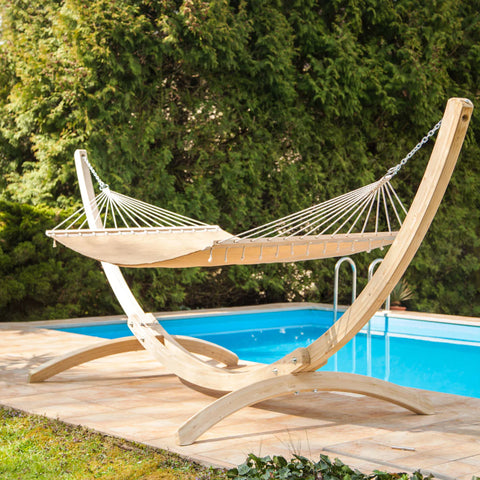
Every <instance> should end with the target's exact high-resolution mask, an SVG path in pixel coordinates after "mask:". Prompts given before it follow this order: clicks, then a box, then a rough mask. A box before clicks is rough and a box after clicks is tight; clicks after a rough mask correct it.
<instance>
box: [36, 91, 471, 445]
mask: <svg viewBox="0 0 480 480" xmlns="http://www.w3.org/2000/svg"><path fill="white" fill-rule="evenodd" d="M472 110H473V105H472V103H471V102H470V101H469V100H467V99H460V98H452V99H450V100H449V101H448V103H447V107H446V109H445V113H444V116H443V120H442V127H441V128H440V131H439V133H438V138H437V141H436V142H435V146H434V148H433V151H432V154H431V156H430V160H429V162H428V165H427V167H426V170H425V174H424V176H423V178H422V181H421V183H420V185H419V187H418V190H417V193H416V195H415V198H414V200H413V203H412V205H411V207H410V209H409V212H408V214H407V215H406V217H405V218H404V220H403V225H402V226H401V227H400V230H399V231H398V233H396V232H395V229H394V227H393V225H392V224H393V220H395V219H396V220H397V221H398V222H399V221H400V219H401V212H402V211H403V209H402V208H399V205H400V203H401V202H400V203H399V201H398V200H397V196H396V194H395V193H394V191H393V189H391V188H390V186H389V183H390V180H391V178H392V177H393V176H395V175H396V174H397V173H398V171H399V170H400V168H402V166H403V165H404V164H405V163H406V162H407V161H408V159H409V158H410V157H411V156H413V154H414V153H415V152H416V151H417V150H418V149H419V148H421V146H422V145H423V144H424V143H426V142H427V141H428V139H429V138H430V137H431V135H433V133H435V131H436V130H437V129H438V128H439V126H440V124H437V126H436V127H434V129H432V130H431V131H430V132H429V134H428V135H427V136H425V137H424V138H423V139H422V141H421V142H420V143H419V144H418V145H417V146H416V147H415V148H414V149H413V150H412V151H411V152H410V153H409V154H408V155H407V156H406V157H405V158H404V159H403V160H402V161H401V162H400V163H399V164H398V165H396V166H395V167H393V168H391V169H390V170H389V171H388V172H387V174H386V175H385V176H384V177H382V179H380V180H379V181H378V182H375V183H374V184H371V185H369V186H366V187H362V188H361V189H358V190H355V191H354V192H351V193H348V194H345V195H343V196H340V197H337V198H336V199H333V200H330V201H328V202H324V203H323V204H320V205H317V206H314V207H311V208H310V209H307V210H303V211H302V212H298V213H297V214H293V215H291V216H288V217H285V218H283V219H280V220H277V221H275V222H271V223H269V224H266V225H263V226H261V227H257V228H255V229H253V230H250V231H248V232H244V233H243V234H242V235H237V236H235V237H234V236H230V235H229V234H227V233H226V232H223V231H222V230H221V229H218V230H216V229H217V228H218V227H216V226H210V225H204V224H202V223H201V222H196V221H194V220H192V219H187V217H182V216H178V215H177V214H174V213H172V212H167V211H165V210H162V212H161V216H163V221H164V222H168V223H167V224H164V223H161V222H160V224H157V223H155V224H152V223H151V221H150V220H149V221H148V223H149V224H148V225H147V226H146V227H145V228H144V227H143V225H142V224H141V223H138V224H137V223H136V222H137V221H138V220H136V221H135V222H134V224H135V227H133V228H130V227H126V230H127V231H123V230H124V228H122V226H121V225H119V224H118V223H115V222H116V220H113V222H114V225H113V227H112V226H111V225H109V224H108V221H109V220H108V218H110V219H112V216H111V215H106V214H105V212H106V211H109V212H111V211H115V212H117V207H118V201H117V202H115V201H112V197H113V196H114V195H112V194H111V193H109V192H107V188H108V186H107V185H105V184H104V183H103V182H101V181H99V178H98V175H97V174H96V173H95V171H94V170H93V169H92V168H91V165H90V164H89V163H88V160H87V158H86V152H85V151H81V150H77V151H76V152H75V164H76V168H77V174H78V180H79V187H80V191H81V194H82V201H83V205H84V207H85V211H84V212H83V213H82V214H81V215H84V219H83V220H81V221H80V224H79V225H78V224H77V219H76V217H75V216H74V217H72V219H69V221H68V222H67V228H66V229H64V231H62V230H60V228H58V227H57V229H55V230H53V231H51V232H49V235H50V236H52V237H53V238H54V239H58V241H65V243H66V244H67V241H66V240H67V239H68V238H74V237H79V238H83V240H82V242H84V241H86V240H88V241H90V240H91V239H95V240H96V239H99V238H108V239H109V242H108V243H109V244H110V245H113V244H114V243H115V242H117V241H118V240H119V239H124V238H128V237H131V238H132V239H134V240H133V244H134V245H136V247H135V248H137V249H138V245H139V243H138V238H140V237H141V236H142V235H144V236H145V237H147V236H148V235H152V236H156V237H158V238H161V237H162V235H163V236H165V235H171V236H172V237H175V238H176V239H177V241H178V242H179V243H180V239H181V238H182V237H183V236H191V237H192V238H193V237H196V236H197V234H198V235H199V238H200V237H201V238H202V242H205V243H208V242H212V243H211V244H210V245H209V246H206V247H205V246H204V247H203V250H195V251H193V252H192V251H190V252H189V248H200V247H199V246H198V245H199V244H200V241H198V243H196V242H197V241H196V240H195V241H194V242H193V244H194V246H193V247H192V245H190V246H187V247H183V246H182V247H180V248H178V247H177V246H175V245H173V246H172V245H170V247H169V248H170V249H171V250H170V252H167V253H166V254H165V253H164V254H162V255H164V256H163V257H157V256H155V257H154V258H149V260H152V263H150V264H147V265H148V266H151V265H153V264H154V263H155V262H157V264H158V266H167V264H168V263H169V262H170V263H174V264H175V263H177V264H178V263H180V262H181V261H184V262H185V265H184V266H192V263H193V261H192V259H193V258H195V257H198V258H197V261H198V262H199V263H202V264H203V263H204V262H205V258H206V262H207V263H208V264H210V265H211V264H214V262H222V261H223V262H232V263H233V262H234V261H235V259H234V253H235V252H236V253H235V254H236V255H240V258H239V259H238V261H239V263H243V262H245V263H246V262H250V261H251V260H253V259H254V258H255V259H257V260H258V261H256V263H261V262H266V261H270V260H271V259H272V255H273V257H274V258H277V259H278V261H281V260H280V259H284V258H290V259H293V258H305V257H308V258H313V255H315V256H334V255H336V254H338V253H340V250H341V249H342V248H356V249H357V250H356V251H359V250H360V248H362V249H368V248H370V246H371V247H372V248H373V246H374V245H375V240H378V239H380V238H381V237H384V236H388V235H391V236H392V237H393V236H395V235H396V238H395V241H393V244H392V246H391V247H390V249H389V250H388V252H387V254H386V255H385V257H384V259H383V261H382V263H381V265H380V266H379V268H378V269H377V270H376V272H375V274H374V275H373V277H372V279H371V280H370V281H369V282H368V284H367V285H366V286H365V288H364V289H363V290H362V292H361V293H360V295H359V296H358V297H357V298H356V300H355V301H354V302H353V303H352V305H351V306H350V307H349V308H348V309H347V310H346V312H345V313H344V314H343V315H342V316H341V317H340V319H338V320H337V321H336V322H335V323H334V324H333V325H332V326H331V327H330V328H329V329H328V330H327V331H326V332H325V333H324V334H323V335H321V336H320V337H319V338H317V339H316V340H315V341H314V342H312V343H311V344H310V345H308V347H305V348H298V349H296V350H294V351H293V352H291V353H289V354H288V355H285V356H284V357H283V358H281V359H279V360H278V361H276V362H274V363H273V364H271V365H261V364H260V365H243V366H240V365H239V366H235V367H233V368H232V366H233V365H235V363H236V360H237V357H236V356H235V354H234V353H232V352H228V351H225V349H224V348H222V347H220V346H218V345H212V344H210V343H208V342H204V341H202V340H199V339H195V338H193V337H183V338H179V337H174V336H172V335H169V333H168V332H167V331H166V330H165V329H164V328H163V327H162V326H161V325H160V324H159V322H158V321H157V319H156V318H155V317H154V316H153V315H152V314H150V313H146V312H144V310H143V309H142V307H141V306H140V304H139V303H138V302H137V300H136V298H135V296H134V295H133V293H132V291H131V290H130V288H129V287H128V285H127V283H126V281H125V278H124V277H123V275H122V272H121V270H120V268H118V266H116V265H112V264H111V263H107V262H105V261H104V262H102V267H103V269H104V272H105V275H106V277H107V279H108V282H109V283H110V285H111V287H112V289H113V291H114V293H115V295H116V297H117V299H118V301H119V303H120V304H121V306H122V308H123V310H124V311H125V313H126V315H127V317H128V326H129V328H130V330H131V331H132V333H133V334H134V335H135V338H131V337H128V338H123V339H118V340H114V341H112V340H108V341H105V342H101V343H99V344H98V345H93V346H91V347H87V348H83V349H80V350H77V351H74V352H70V353H67V354H64V355H62V356H60V357H59V358H56V359H52V360H50V361H48V362H46V363H45V364H43V365H41V366H39V367H37V368H36V369H34V370H33V371H32V372H31V373H30V381H31V382H36V381H42V380H45V379H47V378H50V377H51V376H53V375H55V374H57V373H60V372H62V371H64V370H66V369H68V368H71V367H73V366H75V365H79V364H81V363H85V362H88V361H91V360H94V359H96V358H100V357H103V356H107V355H113V354H116V353H121V352H126V351H133V350H138V349H140V348H145V349H146V350H147V351H148V352H149V353H150V354H151V355H152V356H153V357H154V358H155V359H157V360H159V361H160V362H161V363H162V364H163V365H164V366H165V367H166V368H167V369H168V370H169V371H170V372H172V373H174V374H176V375H177V376H178V377H179V378H181V379H182V380H183V381H184V383H186V384H187V385H193V386H195V385H196V386H198V387H199V388H201V389H206V391H208V390H216V391H218V392H230V393H228V394H227V395H225V396H223V397H221V398H219V399H218V400H216V401H215V402H213V403H212V404H210V405H208V406H207V407H205V408H203V409H202V410H200V411H199V412H198V413H196V414H195V415H194V416H192V417H191V418H190V419H189V420H187V421H186V422H185V423H184V424H183V425H182V426H181V427H180V428H179V430H178V433H177V441H178V443H179V444H180V445H188V444H190V443H192V442H194V441H195V440H196V439H197V438H198V437H199V436H200V435H201V434H202V433H204V432H205V431H207V430H208V429H209V428H211V427H212V426H214V425H215V424H216V423H218V422H220V421H221V420H222V419H224V418H225V417H227V416H228V415H231V414H232V413H234V412H236V411H238V410H239V409H241V408H243V407H245V406H248V405H253V404H255V403H257V402H261V401H264V400H267V399H269V398H273V397H276V396H280V395H285V394H287V393H294V392H295V393H297V394H298V393H300V392H304V391H309V392H312V391H313V392H317V391H326V390H330V391H344V392H352V393H359V394H362V395H368V396H371V397H375V398H379V399H383V400H386V401H389V402H392V403H394V404H397V405H400V406H402V407H405V408H407V409H409V410H411V411H413V412H415V413H421V414H429V413H433V407H432V405H431V404H430V402H429V400H428V398H423V395H422V393H421V392H420V391H419V390H416V389H409V388H406V387H402V386H398V385H394V384H392V383H389V382H386V381H383V380H379V379H375V378H371V377H365V376H363V375H357V374H348V373H342V372H324V371H317V370H318V369H319V368H320V367H322V366H323V365H325V364H326V363H327V361H328V360H329V358H331V357H332V355H334V354H335V353H336V352H338V351H339V350H340V349H341V348H342V347H344V346H345V345H346V344H347V343H348V342H349V341H350V340H352V339H353V338H354V336H355V335H356V334H357V333H358V332H360V330H361V329H362V328H363V327H364V326H365V325H366V323H367V322H368V321H369V320H370V319H371V317H372V316H373V314H374V313H375V312H376V311H377V310H378V308H380V306H381V305H382V303H383V302H384V301H385V299H386V298H387V296H388V295H389V294H390V292H391V291H392V289H393V287H394V286H395V285H396V284H397V283H398V281H399V280H400V278H401V277H402V275H403V274H404V273H405V270H406V269H407V267H408V265H409V264H410V262H411V260H412V259H413V257H414V255H415V253H416V251H417V250H418V248H419V247H420V244H421V242H422V240H423V238H424V237H425V235H426V233H427V231H428V228H429V226H430V223H431V222H432V220H433V218H434V216H435V214H436V211H437V209H438V207H439V205H440V202H441V200H442V197H443V195H444V193H445V190H446V188H447V185H448V183H449V180H450V177H451V175H452V172H453V169H454V167H455V164H456V161H457V158H458V155H459V153H460V149H461V147H462V144H463V141H464V138H465V134H466V131H467V128H468V124H469V121H470V117H471V113H472ZM87 167H88V168H87ZM90 174H92V175H93V176H94V177H95V178H96V179H97V181H99V185H100V189H101V190H102V191H105V196H106V198H107V200H105V202H106V205H108V207H105V208H103V209H102V207H101V202H99V203H100V207H99V203H97V200H96V199H95V195H94V191H93V183H92V179H91V175H90ZM115 195H116V194H115ZM108 199H110V200H108ZM394 199H395V200H394ZM387 200H388V201H389V203H390V204H391V203H392V201H393V203H394V204H395V205H397V207H396V208H397V213H398V217H400V218H397V215H396V214H395V213H394V215H393V217H392V216H391V215H390V214H388V213H385V214H384V217H383V220H381V218H380V217H381V214H382V213H383V212H386V211H387V208H386V207H385V205H386V204H387ZM390 200H392V201H390ZM128 201H129V202H130V201H132V202H136V201H134V200H131V199H129V200H128ZM382 206H383V207H384V208H382ZM140 207H141V208H140ZM145 208H147V207H146V204H143V203H141V204H140V206H139V204H136V208H133V207H132V206H131V205H130V206H129V208H128V209H127V210H126V211H128V215H127V214H126V213H125V214H124V213H122V215H123V216H124V217H125V216H127V217H128V218H129V221H130V222H131V221H133V217H134V213H133V212H137V213H135V215H137V214H138V210H142V211H143V213H142V214H141V217H142V222H144V221H145V216H146V212H145ZM148 208H149V209H150V208H152V209H155V208H156V207H150V206H149V207H148ZM392 209H393V207H392ZM372 211H373V212H375V214H374V215H372V216H371V212H372ZM388 211H390V210H388ZM393 211H394V209H393ZM102 212H103V213H102ZM122 212H124V210H122ZM333 212H335V214H334V213H333ZM157 213H158V212H157ZM118 215H119V217H120V216H121V215H120V212H119V211H118ZM135 218H138V216H137V217H135ZM106 219H107V220H106ZM110 221H112V220H110ZM85 223H88V226H89V228H87V229H84V228H83V226H84V224H85ZM71 224H72V225H73V226H72V225H71ZM380 225H382V226H383V225H386V229H385V231H384V230H383V229H380ZM59 227H60V225H59ZM187 227H188V228H187ZM327 227H329V229H327V230H326V228H327ZM136 229H140V230H142V231H143V233H139V231H140V230H138V231H137V230H136ZM169 229H170V230H171V233H167V232H168V231H169ZM175 229H177V230H175ZM355 229H356V230H355ZM154 230H155V231H154ZM149 232H151V233H149ZM382 232H383V233H382ZM206 234H211V235H212V237H214V236H215V235H218V237H219V238H217V239H214V240H211V239H206V238H205V236H204V235H206ZM67 235H71V237H68V236H67ZM322 236H324V237H325V238H322ZM185 238H186V237H185ZM346 240H348V241H349V242H350V243H349V245H347V247H345V245H343V243H347V244H348V241H346ZM354 240H357V242H356V244H355V241H354ZM322 241H324V242H325V243H322ZM345 241H346V242H345ZM383 241H390V240H389V239H388V238H383V239H382V240H381V242H383ZM302 242H304V243H302ZM362 242H363V246H362V245H360V244H362ZM181 243H182V244H183V241H182V242H181ZM367 243H368V244H371V245H368V246H367V245H366V244H367ZM120 244H121V242H120V243H119V244H118V245H120ZM318 245H322V246H323V248H322V247H320V248H318ZM354 245H356V246H355V247H354ZM82 248H83V247H82ZM89 248H90V247H89ZM112 248H113V247H112ZM175 248H176V249H177V250H175V251H174V249H175ZM182 248H185V253H184V254H183V256H182V255H181V256H178V255H179V253H180V251H181V249H182ZM269 248H270V250H269ZM86 249H87V248H86ZM227 249H230V250H231V251H230V250H229V251H230V253H228V252H227ZM91 250H92V252H91V253H92V254H95V255H96V251H97V246H96V245H95V244H94V246H93V247H92V248H91ZM160 250H161V249H160ZM243 251H244V253H241V252H243ZM277 251H278V256H276V255H277ZM202 252H203V253H202ZM289 252H290V256H289ZM117 253H118V256H119V258H118V261H119V264H125V263H126V262H127V261H128V262H130V261H131V258H127V256H129V255H131V254H132V255H133V253H132V252H129V253H128V255H127V253H125V252H122V251H121V250H119V251H118V252H117ZM142 254H143V253H142ZM224 254H225V256H224V258H223V259H222V258H221V257H222V255H224ZM156 255H158V253H157V254H156ZM202 255H203V257H202ZM169 256H170V259H168V260H166V259H165V258H167V257H169ZM143 260H144V259H143V258H142V259H140V261H143ZM209 261H210V262H209ZM134 266H138V264H137V265H135V264H134ZM168 266H170V265H168ZM197 354H199V355H201V357H199V356H197ZM204 357H207V359H208V358H210V359H212V360H215V362H221V363H223V365H225V367H222V368H221V367H219V366H216V365H213V364H212V363H211V362H210V361H208V360H203V359H202V358H204Z"/></svg>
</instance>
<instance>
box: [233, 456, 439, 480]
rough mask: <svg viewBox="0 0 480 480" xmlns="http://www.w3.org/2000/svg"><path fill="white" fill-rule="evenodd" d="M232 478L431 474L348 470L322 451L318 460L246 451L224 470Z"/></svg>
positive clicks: (367, 479)
mask: <svg viewBox="0 0 480 480" xmlns="http://www.w3.org/2000/svg"><path fill="white" fill-rule="evenodd" d="M227 476H228V477H229V478H233V479H234V480H294V479H302V480H318V479H322V480H394V479H398V480H428V479H431V478H433V476H432V475H429V476H428V477H424V476H423V475H422V474H421V473H420V472H415V473H414V474H412V475H408V474H407V473H385V472H378V471H375V472H374V473H373V474H369V475H365V474H363V473H361V472H359V471H358V470H352V469H351V468H350V467H349V466H348V465H345V464H344V463H343V462H342V461H340V460H339V459H338V458H337V459H335V460H334V461H333V462H332V461H331V460H330V458H328V457H327V456H326V455H320V460H319V461H318V462H312V461H311V460H308V459H307V458H305V457H302V456H300V455H294V456H293V458H292V459H291V460H286V459H285V458H284V457H280V456H274V457H273V458H271V457H269V456H267V457H257V456H256V455H253V454H250V455H248V458H247V461H246V462H245V463H242V465H240V466H239V467H238V468H233V469H231V470H229V471H228V472H227Z"/></svg>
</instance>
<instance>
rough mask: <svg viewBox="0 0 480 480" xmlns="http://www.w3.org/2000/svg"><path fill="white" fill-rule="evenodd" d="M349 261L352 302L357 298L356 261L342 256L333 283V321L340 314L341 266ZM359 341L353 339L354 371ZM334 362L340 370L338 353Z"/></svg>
mask: <svg viewBox="0 0 480 480" xmlns="http://www.w3.org/2000/svg"><path fill="white" fill-rule="evenodd" d="M344 262H348V263H349V264H350V267H351V268H352V303H353V302H354V301H355V299H356V298H357V266H356V265H355V262H354V261H353V260H352V259H351V258H350V257H342V258H340V260H338V262H337V263H336V264H335V281H334V284H333V323H335V322H336V321H337V314H338V275H339V271H340V267H341V265H342V263H344ZM356 345H357V342H356V338H355V337H354V338H353V339H352V349H353V357H352V373H355V371H356V368H357V367H356V365H357V361H356V351H357V346H356ZM333 364H334V370H335V372H337V371H338V359H337V354H336V353H335V355H333Z"/></svg>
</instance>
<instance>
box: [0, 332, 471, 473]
mask: <svg viewBox="0 0 480 480" xmlns="http://www.w3.org/2000/svg"><path fill="white" fill-rule="evenodd" d="M45 324H46V322H43V323H41V324H37V325H45ZM0 335H1V342H0V404H2V405H5V406H10V407H14V408H18V409H21V410H25V411H28V412H31V413H37V414H42V415H46V416H48V417H52V418H59V419H60V420H63V421H65V422H69V423H72V424H81V425H84V426H87V427H90V428H93V429H95V430H97V431H100V432H103V433H106V434H110V435H115V436H118V437H122V438H125V439H128V440H134V441H137V442H141V443H145V444H148V445H151V446H153V447H157V448H163V449H168V450H171V451H174V452H177V453H179V454H181V455H183V456H186V457H190V458H192V459H194V460H197V461H199V462H202V463H207V464H212V465H216V466H223V467H230V466H232V465H237V464H239V463H242V462H243V461H244V460H245V457H246V455H247V454H248V453H250V452H252V453H255V454H257V455H258V454H259V455H274V454H276V455H284V456H287V457H289V456H291V455H292V454H293V453H299V454H302V455H305V456H307V457H310V458H312V459H314V460H315V459H318V456H319V454H320V453H325V454H327V455H329V456H330V457H332V458H335V457H338V458H340V459H341V460H343V461H344V462H345V463H347V464H349V465H351V466H352V467H356V468H358V469H359V470H361V471H364V472H369V471H372V470H374V469H379V470H387V471H414V470H416V469H421V470H422V472H424V473H428V472H430V473H433V474H434V475H435V476H436V477H437V478H441V479H459V480H467V479H468V480H470V479H471V478H472V476H480V413H479V412H480V399H475V398H468V397H460V396H455V395H447V394H440V393H434V392H425V394H426V395H427V396H428V397H429V398H430V399H431V401H432V402H433V404H434V405H435V407H436V410H437V412H438V413H437V414H435V415H432V416H418V415H414V414H412V413H410V412H409V411H407V410H404V409H402V408H400V407H397V406H394V405H391V404H389V403H386V402H382V401H380V400H375V399H372V398H366V397H362V396H358V395H346V394H336V393H315V394H314V393H310V394H301V395H298V396H285V397H282V398H280V399H276V400H270V401H268V402H263V403H262V404H259V405H257V406H256V407H250V408H246V409H243V410H241V411H240V412H237V413H236V414H234V415H232V416H231V417H228V418H226V419H225V420H223V421H222V422H220V423H219V424H218V425H216V426H215V427H214V428H213V429H211V430H210V431H209V432H207V433H206V434H204V435H203V436H202V437H201V438H200V439H199V441H198V442H197V443H195V444H193V445H190V446H186V447H179V446H177V445H176V444H175V441H174V436H175V432H176V429H177V427H178V426H179V425H180V424H182V423H183V422H184V421H185V420H186V419H187V418H189V417H190V416H191V415H193V414H194V413H196V412H197V411H198V410H199V409H200V408H202V407H203V406H205V405H208V404H209V403H210V402H211V401H212V398H211V397H208V396H206V395H204V394H202V393H200V392H197V391H193V390H191V389H189V388H187V387H186V386H184V385H183V384H182V383H181V382H180V381H179V380H178V379H177V377H175V376H173V375H171V374H169V373H168V372H167V371H165V369H164V368H163V367H162V366H161V365H159V364H158V363H157V362H156V361H154V360H152V359H151V358H150V357H149V354H148V353H147V352H143V351H142V352H131V353H125V354H120V355H115V356H112V357H108V358H104V359H99V360H95V361H93V362H91V363H88V364H85V365H81V366H78V367H75V368H73V369H71V370H69V371H66V372H64V373H61V374H59V375H57V376H55V377H52V378H51V379H49V380H48V381H46V382H44V383H37V384H29V383H28V381H27V378H28V371H29V370H30V369H31V368H33V367H35V366H37V365H40V364H41V363H43V362H45V361H47V360H49V359H51V358H52V357H54V356H57V355H58V354H61V353H65V352H68V351H70V350H72V349H75V348H79V347H83V346H87V345H89V344H93V343H95V342H97V341H98V339H96V338H93V337H85V336H83V335H77V334H72V333H65V332H59V331H56V330H48V329H45V328H38V327H36V326H35V325H34V324H18V323H16V324H13V323H10V324H9V323H0ZM479 381H480V380H479Z"/></svg>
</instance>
